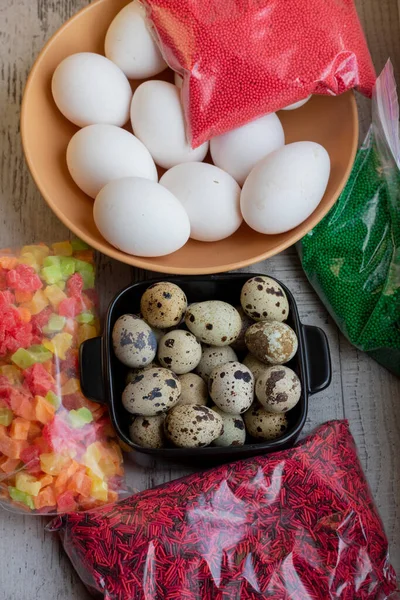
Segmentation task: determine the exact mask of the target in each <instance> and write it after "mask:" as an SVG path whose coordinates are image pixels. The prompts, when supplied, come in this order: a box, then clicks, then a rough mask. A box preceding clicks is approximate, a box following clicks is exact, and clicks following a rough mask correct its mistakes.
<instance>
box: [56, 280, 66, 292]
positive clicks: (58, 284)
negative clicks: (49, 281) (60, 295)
mask: <svg viewBox="0 0 400 600" xmlns="http://www.w3.org/2000/svg"><path fill="white" fill-rule="evenodd" d="M55 285H56V286H57V287H59V288H60V290H62V291H64V290H65V287H66V283H65V281H63V280H61V281H56V283H55Z"/></svg>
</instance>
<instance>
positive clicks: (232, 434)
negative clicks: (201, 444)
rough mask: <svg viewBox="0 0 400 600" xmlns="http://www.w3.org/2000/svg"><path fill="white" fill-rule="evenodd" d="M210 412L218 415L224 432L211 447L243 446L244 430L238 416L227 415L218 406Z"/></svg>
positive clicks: (244, 439) (240, 418)
mask: <svg viewBox="0 0 400 600" xmlns="http://www.w3.org/2000/svg"><path fill="white" fill-rule="evenodd" d="M212 410H214V411H215V412H216V413H218V414H219V416H220V417H221V419H222V423H223V425H224V432H223V434H222V435H220V436H219V438H217V439H216V440H214V441H213V443H212V445H213V446H220V447H222V448H227V447H229V446H243V445H244V442H245V441H246V428H245V425H244V421H243V419H242V417H241V416H240V415H229V414H228V413H226V412H224V411H223V410H221V409H220V408H218V406H213V407H212Z"/></svg>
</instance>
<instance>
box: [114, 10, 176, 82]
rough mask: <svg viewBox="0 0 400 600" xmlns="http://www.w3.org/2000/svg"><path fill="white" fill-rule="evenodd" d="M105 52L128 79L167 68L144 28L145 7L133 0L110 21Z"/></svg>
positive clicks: (151, 74)
mask: <svg viewBox="0 0 400 600" xmlns="http://www.w3.org/2000/svg"><path fill="white" fill-rule="evenodd" d="M105 54H106V56H107V58H109V59H110V60H112V61H113V62H114V63H115V64H116V65H118V66H119V68H120V69H122V71H123V72H124V73H125V75H126V76H127V77H128V78H129V79H146V78H147V77H153V76H154V75H157V74H158V73H161V71H164V69H166V68H167V63H166V62H165V60H164V59H163V57H162V55H161V52H160V50H159V49H158V46H157V44H156V42H155V40H154V38H153V37H152V35H151V33H150V31H149V30H148V28H147V23H146V12H145V9H144V7H143V5H142V4H141V3H140V2H138V1H137V0H135V1H134V2H131V3H130V4H127V6H125V7H124V8H123V9H122V10H121V11H120V12H119V13H118V14H117V16H116V17H115V19H114V20H113V21H112V23H111V25H110V27H109V28H108V31H107V35H106V41H105Z"/></svg>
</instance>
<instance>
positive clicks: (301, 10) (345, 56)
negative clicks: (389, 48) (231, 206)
mask: <svg viewBox="0 0 400 600" xmlns="http://www.w3.org/2000/svg"><path fill="white" fill-rule="evenodd" d="M143 1H144V4H145V6H146V8H147V11H148V16H149V20H150V23H151V24H152V25H153V27H154V32H155V35H156V38H157V41H158V42H159V45H160V48H161V51H162V52H163V55H164V58H165V60H166V61H167V63H168V64H169V66H170V67H171V68H172V69H174V71H177V72H178V73H180V74H181V75H182V76H183V78H184V82H183V88H182V99H183V105H184V109H185V116H186V122H187V126H188V137H189V139H190V141H191V143H192V146H193V147H197V146H199V145H200V144H202V143H203V142H205V141H206V140H209V139H211V138H212V137H214V136H216V135H220V134H222V133H225V132H226V131H229V130H231V129H234V128H236V127H239V126H241V125H244V124H245V123H247V122H249V121H252V120H253V119H256V118H258V117H260V116H262V115H264V114H266V113H270V112H276V111H277V110H280V109H282V108H284V107H287V106H288V105H290V104H292V103H295V102H298V101H300V100H303V99H305V98H307V97H308V96H309V95H310V94H324V95H329V96H335V95H338V94H342V93H343V92H346V91H348V90H350V89H353V88H357V89H358V90H359V91H360V92H362V93H363V94H366V95H367V96H371V94H372V88H373V85H374V82H375V72H374V67H373V65H372V61H371V57H370V54H369V51H368V47H367V44H366V41H365V38H364V34H363V31H362V28H361V25H360V22H359V19H358V16H357V11H356V8H355V5H354V0H251V1H249V0H143Z"/></svg>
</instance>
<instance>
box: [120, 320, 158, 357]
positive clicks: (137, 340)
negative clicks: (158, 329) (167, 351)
mask: <svg viewBox="0 0 400 600" xmlns="http://www.w3.org/2000/svg"><path fill="white" fill-rule="evenodd" d="M112 343H113V348H114V352H115V356H116V357H117V358H118V360H120V361H121V362H122V363H123V364H124V365H126V366H128V367H134V368H138V367H145V366H146V365H148V364H149V363H151V361H152V360H153V358H154V357H155V355H156V352H157V340H156V336H155V335H154V332H153V331H152V330H151V328H150V327H149V326H148V325H147V323H145V322H144V321H143V320H142V319H139V317H137V316H136V315H122V317H120V318H119V319H118V320H117V322H116V323H115V325H114V328H113V332H112Z"/></svg>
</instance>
